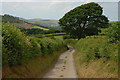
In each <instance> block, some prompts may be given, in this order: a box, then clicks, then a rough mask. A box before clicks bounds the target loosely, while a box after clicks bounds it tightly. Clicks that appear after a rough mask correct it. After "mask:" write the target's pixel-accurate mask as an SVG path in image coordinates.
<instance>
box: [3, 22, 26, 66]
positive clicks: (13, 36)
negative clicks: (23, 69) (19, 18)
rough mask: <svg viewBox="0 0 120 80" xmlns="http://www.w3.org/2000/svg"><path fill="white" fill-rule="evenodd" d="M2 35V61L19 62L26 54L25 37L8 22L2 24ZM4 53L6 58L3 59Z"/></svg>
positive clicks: (13, 63) (12, 63)
mask: <svg viewBox="0 0 120 80" xmlns="http://www.w3.org/2000/svg"><path fill="white" fill-rule="evenodd" d="M2 29H3V31H2V37H3V50H2V51H3V61H4V62H5V63H7V61H8V63H9V65H15V64H17V63H19V64H21V62H22V60H23V55H24V54H27V47H28V44H27V43H26V38H25V36H24V34H23V33H22V32H20V30H19V29H17V28H16V27H15V26H13V25H10V24H9V23H3V24H2ZM5 55H7V56H8V58H7V59H6V60H5V59H4V57H5Z"/></svg>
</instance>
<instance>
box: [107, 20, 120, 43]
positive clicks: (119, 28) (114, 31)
mask: <svg viewBox="0 0 120 80" xmlns="http://www.w3.org/2000/svg"><path fill="white" fill-rule="evenodd" d="M107 35H108V37H109V42H112V43H116V42H119V41H120V22H112V23H110V26H109V28H108V31H107Z"/></svg>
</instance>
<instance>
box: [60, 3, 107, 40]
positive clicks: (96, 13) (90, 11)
mask: <svg viewBox="0 0 120 80" xmlns="http://www.w3.org/2000/svg"><path fill="white" fill-rule="evenodd" d="M102 13H103V8H102V7H101V6H100V5H99V4H97V3H94V2H91V3H87V4H84V5H81V6H79V7H76V8H74V9H73V10H71V11H69V12H68V13H66V14H65V15H64V16H63V17H62V18H61V19H60V20H59V24H60V26H62V28H63V30H64V31H65V32H66V33H68V34H70V35H71V36H72V37H75V38H78V39H81V38H84V37H85V36H90V35H95V34H98V32H99V31H100V30H98V27H101V28H104V27H107V26H108V22H109V20H108V18H107V17H106V16H104V15H102Z"/></svg>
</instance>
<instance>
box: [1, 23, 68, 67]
mask: <svg viewBox="0 0 120 80" xmlns="http://www.w3.org/2000/svg"><path fill="white" fill-rule="evenodd" d="M2 29H3V31H2V38H3V39H2V41H3V43H2V46H3V48H2V56H3V65H5V64H8V65H9V66H14V65H17V64H22V63H24V62H27V61H29V60H30V59H32V58H36V57H37V56H43V57H44V56H45V55H48V54H53V53H54V51H58V50H60V49H61V48H62V47H64V46H66V44H64V43H63V41H62V40H59V39H55V38H36V37H29V36H26V35H24V33H22V32H21V31H20V30H19V29H18V28H16V27H15V26H13V25H11V24H10V23H3V24H2ZM53 55H54V54H53Z"/></svg>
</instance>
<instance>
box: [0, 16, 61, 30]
mask: <svg viewBox="0 0 120 80" xmlns="http://www.w3.org/2000/svg"><path fill="white" fill-rule="evenodd" d="M0 17H1V16H0ZM2 22H4V23H6V22H10V23H11V24H13V25H15V26H17V27H22V28H26V29H31V28H34V26H38V27H40V28H41V29H42V28H44V30H45V28H46V29H57V30H58V29H61V27H60V26H59V24H58V20H50V19H24V18H19V17H15V16H12V15H9V14H5V15H2Z"/></svg>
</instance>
